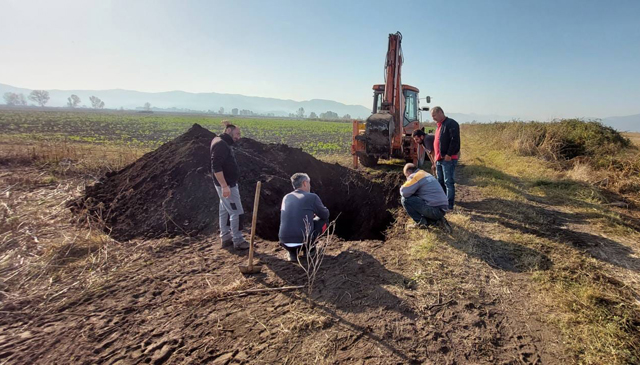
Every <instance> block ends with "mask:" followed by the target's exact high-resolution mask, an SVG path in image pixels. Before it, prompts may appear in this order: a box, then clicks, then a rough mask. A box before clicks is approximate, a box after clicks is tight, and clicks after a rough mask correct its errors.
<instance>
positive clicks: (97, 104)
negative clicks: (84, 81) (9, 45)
mask: <svg viewBox="0 0 640 365" xmlns="http://www.w3.org/2000/svg"><path fill="white" fill-rule="evenodd" d="M28 99H29V100H31V101H33V102H35V103H36V104H38V105H40V106H42V107H44V106H45V105H46V104H47V103H48V102H49V99H50V97H49V92H48V91H46V90H33V91H32V92H31V93H30V94H29V97H28ZM4 100H5V102H6V104H7V105H9V106H26V105H27V99H26V98H25V97H24V94H18V93H12V92H7V93H5V94H4ZM81 102H82V101H81V100H80V97H79V96H78V95H75V94H72V95H71V96H69V97H68V98H67V107H68V108H72V109H73V108H77V107H78V106H79V105H80V103H81ZM89 102H91V107H92V108H93V109H103V108H104V101H102V100H100V98H98V97H97V96H91V97H90V98H89ZM143 110H144V111H151V104H150V103H149V102H147V103H145V104H144V106H143ZM224 112H225V110H224V108H223V107H220V109H219V110H218V114H224ZM231 114H232V115H258V114H257V113H254V112H252V111H251V110H247V109H242V110H238V108H233V109H231ZM267 116H273V113H269V114H267ZM289 118H299V119H305V118H307V115H306V114H305V110H304V108H303V107H300V108H298V110H297V111H296V112H295V113H289ZM308 118H309V119H351V115H349V114H345V115H343V116H342V118H341V117H340V116H339V115H338V113H336V112H332V111H330V110H329V111H326V112H324V113H320V115H317V114H316V113H315V112H311V113H309V116H308Z"/></svg>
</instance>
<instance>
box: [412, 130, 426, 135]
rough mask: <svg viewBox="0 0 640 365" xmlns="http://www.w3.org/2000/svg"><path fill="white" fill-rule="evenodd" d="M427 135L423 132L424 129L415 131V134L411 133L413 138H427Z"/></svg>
mask: <svg viewBox="0 0 640 365" xmlns="http://www.w3.org/2000/svg"><path fill="white" fill-rule="evenodd" d="M426 135H427V134H426V133H425V132H424V131H423V130H422V129H416V130H415V131H413V133H411V137H419V136H426Z"/></svg>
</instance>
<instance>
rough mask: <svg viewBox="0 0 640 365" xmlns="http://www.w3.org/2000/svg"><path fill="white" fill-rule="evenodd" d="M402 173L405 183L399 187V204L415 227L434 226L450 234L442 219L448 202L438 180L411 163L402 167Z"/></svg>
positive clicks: (449, 229) (446, 224) (447, 208)
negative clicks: (400, 203) (405, 179)
mask: <svg viewBox="0 0 640 365" xmlns="http://www.w3.org/2000/svg"><path fill="white" fill-rule="evenodd" d="M402 171H403V173H404V176H405V177H406V178H407V181H406V182H405V183H404V184H402V186H401V187H400V195H401V196H402V198H401V202H402V206H403V207H404V209H405V210H406V211H407V214H409V216H410V217H411V218H412V219H413V221H414V222H415V226H418V227H421V228H427V227H430V226H434V225H436V226H439V227H440V228H442V229H443V230H444V231H445V232H449V233H450V232H451V226H450V225H449V222H447V220H446V219H445V217H444V216H445V214H446V212H447V211H448V210H449V201H448V199H447V196H446V195H445V193H444V191H443V190H442V187H441V186H440V183H439V182H438V180H437V179H436V178H435V177H433V175H431V174H429V173H428V172H426V171H423V170H420V169H418V168H417V167H416V166H415V165H414V164H412V163H408V164H406V165H404V169H403V170H402Z"/></svg>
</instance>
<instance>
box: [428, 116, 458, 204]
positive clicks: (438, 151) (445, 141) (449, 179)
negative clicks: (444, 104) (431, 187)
mask: <svg viewBox="0 0 640 365" xmlns="http://www.w3.org/2000/svg"><path fill="white" fill-rule="evenodd" d="M431 117H432V118H433V120H434V121H435V122H436V123H437V128H436V134H435V139H434V141H433V154H434V158H433V159H434V160H435V161H436V174H437V175H438V182H440V185H441V186H442V189H443V190H444V191H445V193H446V194H447V200H448V201H449V210H451V209H453V203H454V200H455V197H456V187H455V183H456V181H455V171H456V165H457V164H458V156H459V155H460V126H459V125H458V122H456V121H455V120H453V119H451V118H448V117H446V116H445V115H444V111H443V110H442V108H441V107H439V106H436V107H433V108H432V109H431Z"/></svg>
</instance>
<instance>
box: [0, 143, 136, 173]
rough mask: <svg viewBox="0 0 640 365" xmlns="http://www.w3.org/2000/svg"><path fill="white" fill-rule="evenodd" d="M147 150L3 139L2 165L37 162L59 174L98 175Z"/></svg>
mask: <svg viewBox="0 0 640 365" xmlns="http://www.w3.org/2000/svg"><path fill="white" fill-rule="evenodd" d="M146 152H148V150H147V149H143V148H140V147H130V146H125V145H112V144H88V143H73V142H60V141H58V142H47V141H35V142H34V141H24V140H22V139H18V138H12V137H2V138H0V165H2V164H4V165H35V166H37V167H39V168H42V169H46V170H48V171H50V172H51V173H53V174H55V175H56V176H67V175H69V174H83V175H89V176H92V177H94V178H97V177H100V176H101V175H103V174H104V173H105V172H109V171H117V170H120V169H122V168H123V167H125V166H126V165H128V164H130V163H132V162H134V161H135V160H137V159H138V158H140V157H141V156H142V155H143V154H144V153H146Z"/></svg>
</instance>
